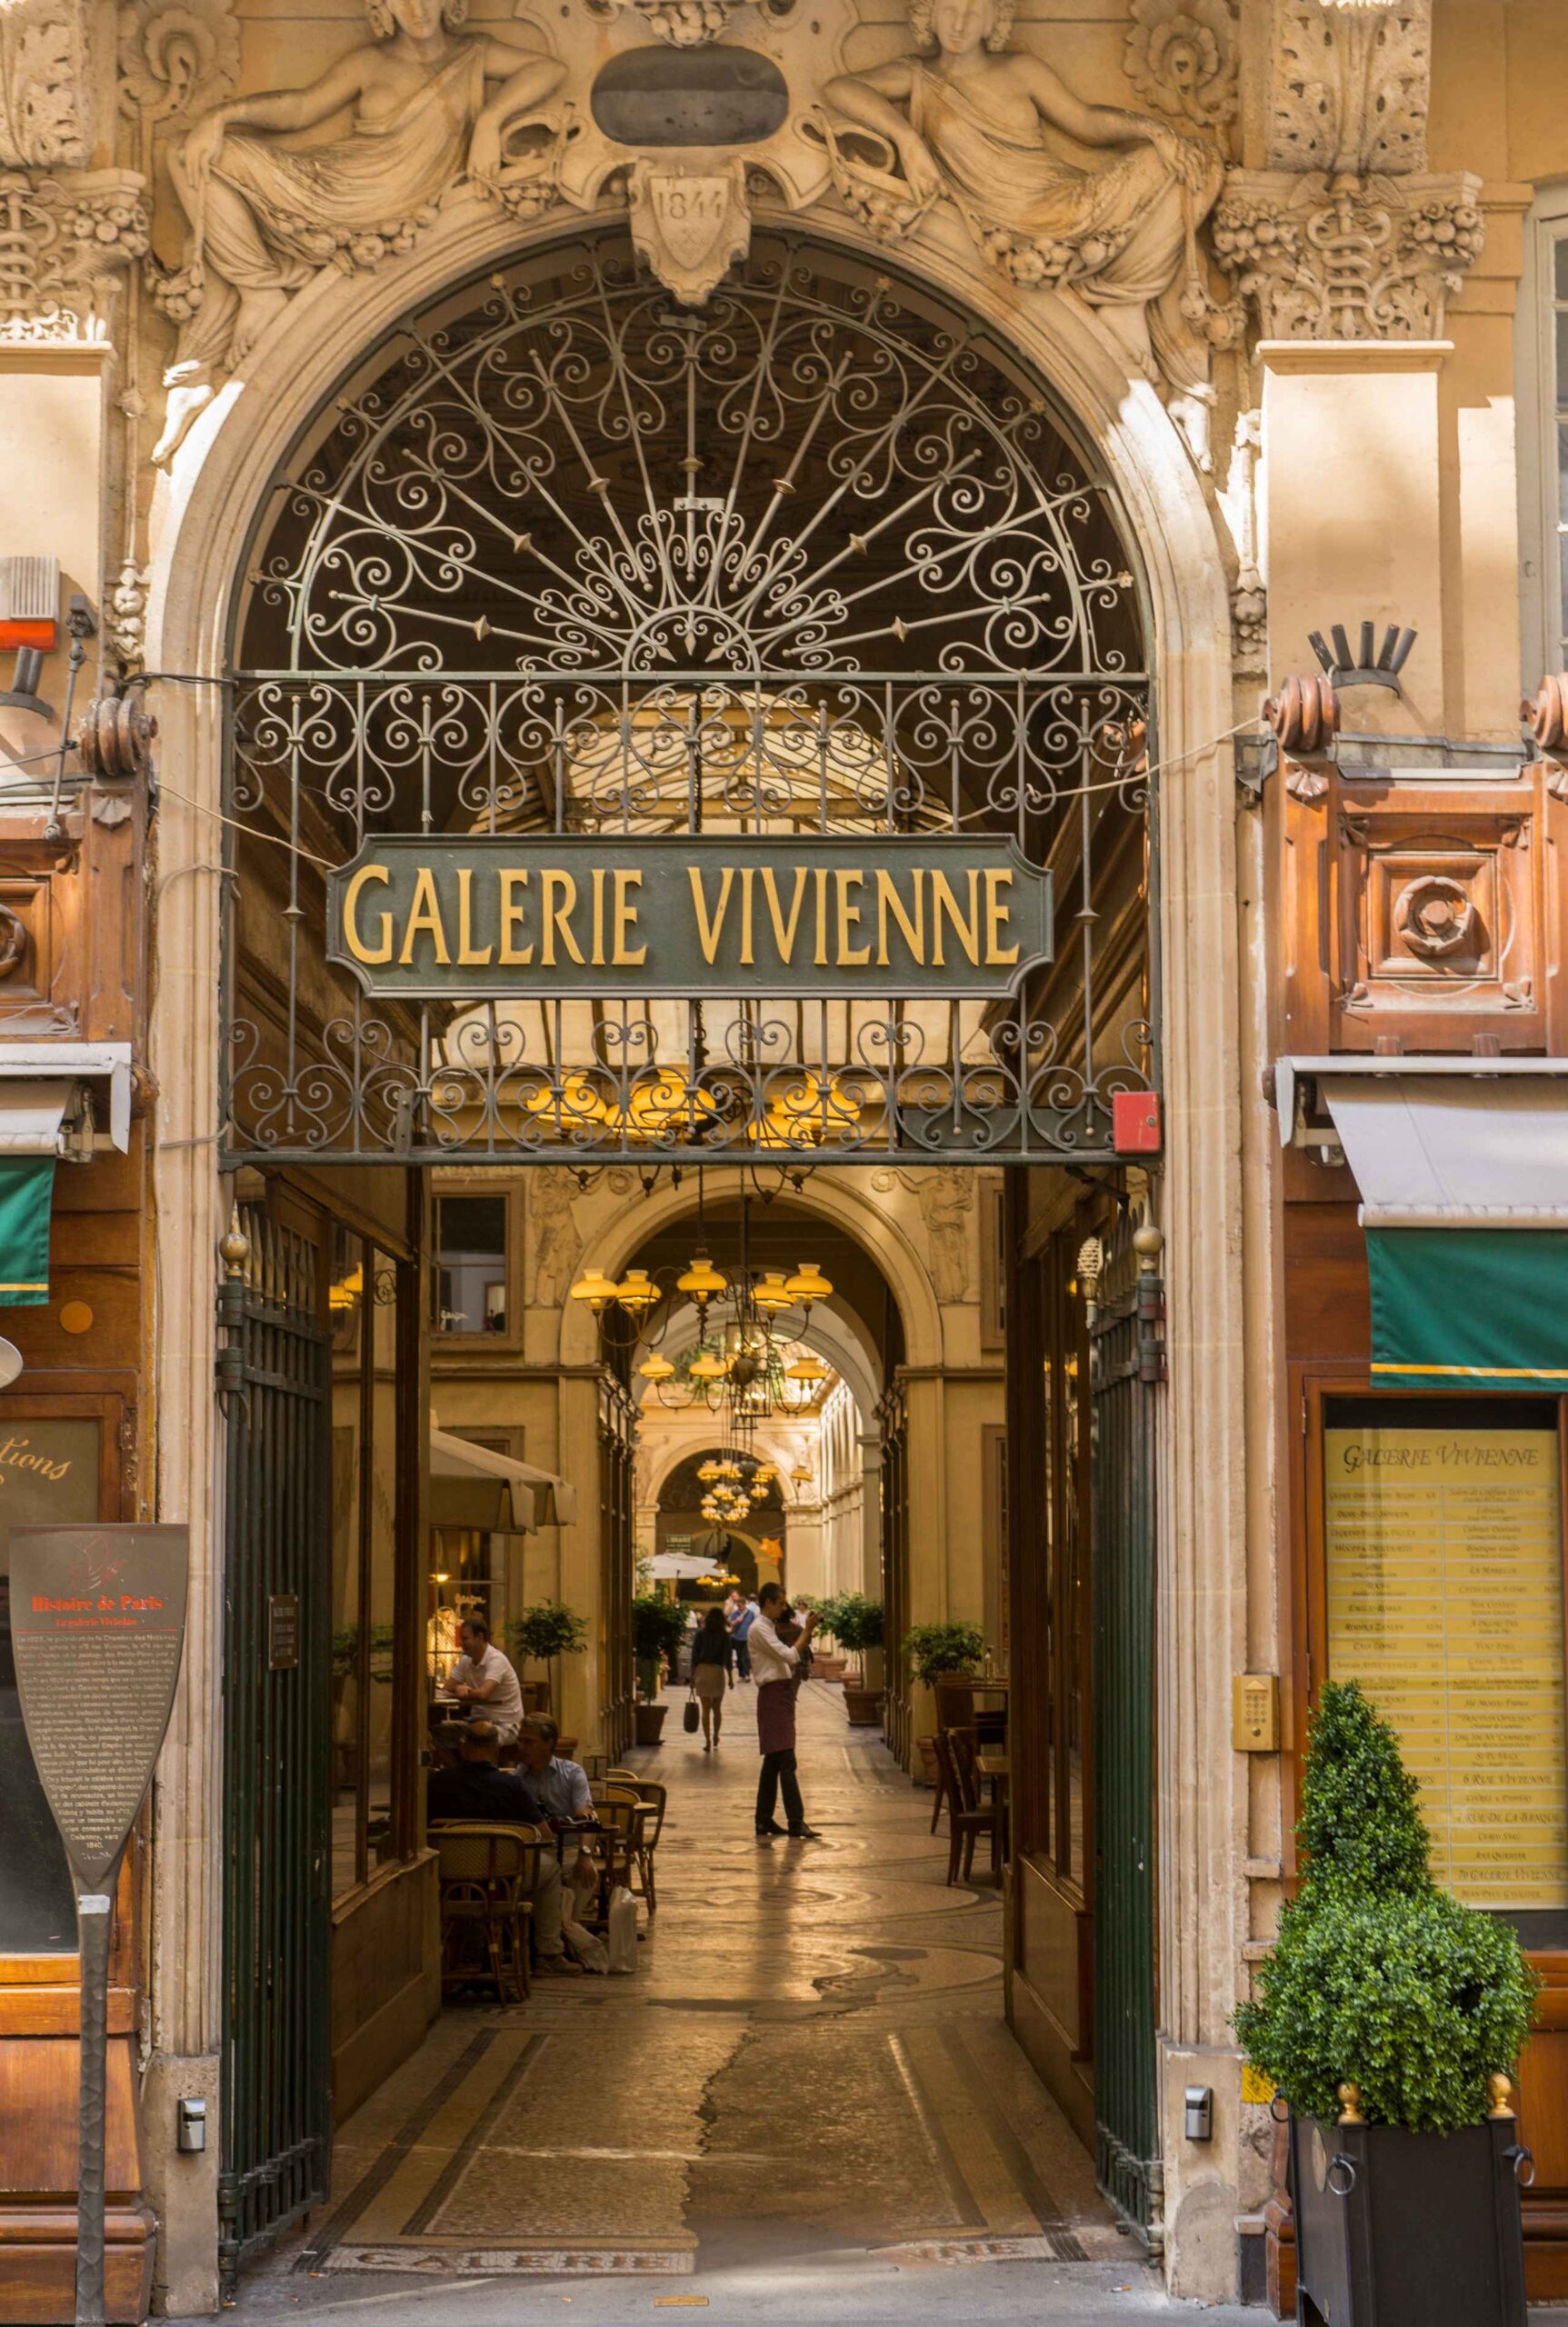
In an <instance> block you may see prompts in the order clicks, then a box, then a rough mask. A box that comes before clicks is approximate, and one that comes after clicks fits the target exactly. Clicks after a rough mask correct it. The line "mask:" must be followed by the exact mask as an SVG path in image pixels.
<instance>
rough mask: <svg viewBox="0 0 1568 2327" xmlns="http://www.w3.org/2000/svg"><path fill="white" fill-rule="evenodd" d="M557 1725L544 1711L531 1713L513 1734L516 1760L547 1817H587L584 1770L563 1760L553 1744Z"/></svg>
mask: <svg viewBox="0 0 1568 2327" xmlns="http://www.w3.org/2000/svg"><path fill="white" fill-rule="evenodd" d="M560 1735H561V1730H560V1725H559V1723H556V1722H554V1721H552V1720H551V1718H550V1716H549V1714H548V1713H530V1714H529V1715H528V1716H527V1718H526V1720H525V1721H524V1723H523V1725H522V1728H521V1729H520V1730H519V1732H518V1734H517V1760H518V1763H519V1765H520V1766H521V1768H522V1769H523V1770H524V1772H525V1773H526V1775H527V1779H528V1783H529V1784H530V1785H531V1786H532V1787H533V1789H534V1793H536V1794H537V1795H538V1797H539V1800H540V1802H541V1803H543V1804H544V1815H545V1816H546V1817H547V1818H591V1817H592V1816H593V1814H594V1803H593V1796H592V1795H591V1794H590V1793H589V1791H588V1773H587V1771H586V1770H585V1769H584V1767H583V1765H582V1763H580V1762H567V1761H564V1760H563V1759H562V1757H561V1755H560V1754H559V1753H556V1751H555V1747H556V1743H557V1742H558V1741H559V1738H560Z"/></svg>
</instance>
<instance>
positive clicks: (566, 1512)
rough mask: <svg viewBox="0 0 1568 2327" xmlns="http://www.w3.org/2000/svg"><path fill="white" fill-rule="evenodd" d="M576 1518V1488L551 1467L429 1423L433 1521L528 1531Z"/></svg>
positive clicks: (503, 1531)
mask: <svg viewBox="0 0 1568 2327" xmlns="http://www.w3.org/2000/svg"><path fill="white" fill-rule="evenodd" d="M576 1516H577V1491H576V1489H575V1488H574V1487H572V1486H568V1484H567V1483H566V1481H565V1480H564V1479H558V1478H557V1477H556V1476H555V1474H554V1472H553V1471H540V1470H536V1469H535V1468H534V1464H533V1463H519V1462H517V1461H515V1460H514V1457H513V1456H512V1455H510V1454H496V1453H492V1451H491V1449H490V1448H489V1447H488V1446H472V1445H470V1443H469V1442H468V1441H467V1439H465V1438H454V1437H453V1436H452V1435H451V1433H449V1432H447V1431H444V1430H442V1429H441V1428H440V1427H439V1426H438V1425H437V1424H436V1423H431V1426H430V1517H431V1522H432V1524H433V1525H434V1526H437V1527H443V1526H445V1527H482V1528H484V1529H486V1530H487V1531H488V1532H491V1533H496V1534H503V1535H531V1534H533V1533H534V1530H535V1529H536V1528H540V1527H569V1526H570V1525H571V1524H572V1523H573V1521H574V1519H575V1518H576Z"/></svg>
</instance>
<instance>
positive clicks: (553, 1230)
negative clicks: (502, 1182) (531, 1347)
mask: <svg viewBox="0 0 1568 2327" xmlns="http://www.w3.org/2000/svg"><path fill="white" fill-rule="evenodd" d="M579 1193H580V1190H579V1188H578V1185H577V1183H576V1181H575V1179H574V1177H573V1175H572V1173H570V1172H564V1171H562V1170H560V1169H559V1168H557V1169H554V1170H551V1171H542V1172H534V1173H530V1175H529V1180H528V1199H529V1226H530V1228H531V1229H532V1231H533V1235H534V1302H535V1303H536V1305H537V1306H538V1307H540V1308H542V1309H555V1308H558V1307H559V1306H560V1304H561V1303H562V1302H563V1301H564V1300H565V1298H566V1294H567V1292H568V1290H569V1289H570V1286H571V1283H572V1280H573V1278H574V1276H575V1275H576V1273H577V1263H578V1262H579V1261H580V1260H581V1259H582V1257H583V1235H582V1231H581V1230H580V1229H579V1227H578V1226H577V1223H576V1221H575V1220H574V1217H573V1213H572V1207H573V1205H574V1203H575V1202H576V1200H577V1197H578V1194H579Z"/></svg>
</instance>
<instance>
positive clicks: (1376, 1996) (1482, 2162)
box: [1236, 1682, 1534, 2327]
mask: <svg viewBox="0 0 1568 2327" xmlns="http://www.w3.org/2000/svg"><path fill="white" fill-rule="evenodd" d="M1415 1797H1416V1782H1415V1780H1414V1779H1413V1777H1412V1776H1411V1775H1410V1773H1408V1771H1407V1770H1406V1769H1405V1768H1404V1765H1403V1762H1402V1761H1401V1759H1400V1753H1399V1743H1398V1740H1397V1738H1396V1736H1395V1734H1394V1732H1393V1728H1392V1727H1391V1725H1390V1724H1389V1723H1388V1722H1386V1721H1385V1720H1383V1717H1382V1715H1381V1714H1379V1713H1377V1712H1376V1710H1375V1709H1374V1708H1373V1706H1372V1705H1371V1704H1369V1703H1368V1702H1367V1700H1366V1699H1365V1698H1364V1697H1363V1694H1362V1693H1361V1691H1360V1689H1359V1688H1358V1687H1357V1686H1356V1684H1355V1683H1354V1682H1330V1683H1326V1684H1325V1686H1324V1688H1323V1697H1322V1702H1321V1703H1320V1706H1319V1709H1318V1712H1317V1714H1316V1717H1315V1718H1314V1720H1313V1724H1312V1729H1311V1733H1310V1735H1309V1740H1308V1746H1307V1756H1306V1769H1305V1774H1304V1781H1303V1793H1302V1814H1301V1820H1300V1823H1299V1824H1298V1825H1297V1827H1296V1839H1297V1841H1298V1843H1300V1845H1301V1850H1302V1854H1303V1881H1302V1884H1301V1888H1300V1891H1299V1893H1298V1894H1297V1896H1296V1898H1295V1899H1294V1900H1293V1901H1292V1902H1291V1903H1289V1904H1288V1905H1287V1906H1286V1907H1285V1908H1284V1909H1283V1913H1282V1914H1281V1917H1280V1933H1279V1938H1278V1940H1277V1941H1276V1942H1275V1944H1274V1947H1273V1952H1272V1953H1271V1954H1270V1955H1269V1956H1268V1958H1267V1959H1266V1961H1265V1962H1264V1963H1263V1966H1262V1967H1261V1970H1260V1972H1259V1978H1258V1992H1257V1995H1256V1996H1255V1998H1254V1999H1253V2002H1250V2003H1246V2004H1243V2006H1242V2007H1241V2009H1240V2011H1239V2012H1237V2013H1236V2032H1237V2033H1238V2035H1239V2036H1240V2038H1241V2041H1242V2043H1243V2046H1244V2047H1245V2050H1246V2052H1247V2056H1248V2058H1249V2059H1250V2060H1251V2061H1252V2062H1253V2063H1254V2064H1255V2065H1256V2066H1257V2067H1258V2068H1260V2069H1262V2070H1263V2072H1264V2073H1265V2075H1267V2076H1269V2077H1271V2078H1272V2079H1273V2082H1274V2084H1275V2086H1276V2087H1277V2089H1278V2091H1279V2092H1280V2093H1281V2095H1282V2096H1283V2098H1284V2100H1285V2101H1286V2102H1288V2104H1289V2109H1290V2120H1289V2132H1290V2152H1289V2153H1290V2181H1291V2200H1292V2204H1293V2210H1294V2213H1295V2239H1296V2284H1297V2288H1298V2291H1299V2308H1298V2313H1297V2315H1298V2318H1300V2319H1302V2320H1303V2321H1308V2322H1313V2321H1332V2322H1333V2327H1524V2253H1523V2237H1522V2233H1521V2224H1520V2208H1519V2185H1518V2180H1517V2169H1518V2168H1519V2167H1520V2166H1521V2165H1522V2163H1523V2161H1524V2159H1525V2158H1526V2156H1527V2155H1528V2152H1525V2151H1523V2150H1521V2149H1520V2147H1519V2145H1518V2142H1517V2138H1516V2134H1515V2126H1514V2119H1513V2112H1512V2109H1511V2108H1510V2106H1509V2092H1510V2086H1509V2078H1510V2075H1511V2073H1512V2072H1513V2066H1514V2063H1515V2062H1516V2061H1517V2059H1518V2057H1519V2053H1520V2052H1521V2050H1522V2048H1523V2043H1524V2040H1525V2038H1526V2036H1527V2035H1528V2033H1529V2030H1530V2019H1531V2011H1532V2007H1533V2002H1534V1980H1533V1973H1532V1972H1531V1971H1530V1969H1529V1967H1528V1966H1527V1965H1526V1963H1525V1962H1524V1959H1523V1955H1522V1954H1521V1953H1520V1950H1519V1945H1518V1942H1517V1941H1516V1940H1515V1939H1514V1937H1513V1933H1512V1932H1510V1931H1509V1930H1508V1929H1507V1927H1506V1926H1505V1925H1504V1924H1503V1923H1500V1922H1498V1921H1496V1920H1495V1919H1494V1918H1493V1916H1491V1915H1489V1914H1485V1913H1483V1912H1482V1911H1481V1910H1480V1909H1479V1908H1476V1907H1464V1906H1462V1905H1461V1904H1460V1903H1459V1902H1458V1900H1457V1899H1454V1898H1453V1897H1451V1896H1450V1895H1449V1893H1447V1892H1445V1891H1442V1890H1440V1889H1439V1888H1438V1886H1437V1884H1436V1883H1434V1882H1433V1879H1432V1875H1431V1873H1430V1871H1429V1868H1428V1856H1429V1851H1430V1843H1429V1841H1428V1836H1427V1833H1426V1828H1425V1826H1424V1824H1423V1821H1422V1818H1421V1814H1420V1812H1419V1811H1418V1810H1417V1808H1416V1800H1415Z"/></svg>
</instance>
